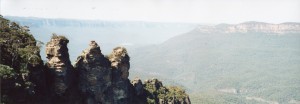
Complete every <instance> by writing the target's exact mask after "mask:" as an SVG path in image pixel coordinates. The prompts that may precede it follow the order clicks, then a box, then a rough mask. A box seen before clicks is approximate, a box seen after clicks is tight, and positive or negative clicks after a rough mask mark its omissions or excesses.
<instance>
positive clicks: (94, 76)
mask: <svg viewBox="0 0 300 104" xmlns="http://www.w3.org/2000/svg"><path fill="white" fill-rule="evenodd" d="M110 65H111V64H110V61H109V60H108V59H107V58H105V57H104V55H103V54H102V53H101V50H100V47H99V46H98V44H97V43H96V42H95V41H91V43H90V44H89V47H88V48H87V49H86V50H84V51H83V53H82V54H81V55H80V56H79V57H78V58H77V61H76V63H75V66H74V67H75V68H76V69H77V70H78V74H79V89H80V92H81V95H82V97H83V103H84V104H111V103H112V98H113V97H112V96H110V95H109V92H110V91H111V90H109V88H110V86H111V77H112V76H111V67H110Z"/></svg>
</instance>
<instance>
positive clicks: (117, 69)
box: [108, 47, 130, 104]
mask: <svg viewBox="0 0 300 104" xmlns="http://www.w3.org/2000/svg"><path fill="white" fill-rule="evenodd" d="M108 58H109V61H110V62H111V67H112V94H113V95H112V96H113V103H114V104H128V103H129V102H130V97H129V96H130V92H129V89H130V81H129V79H128V76H129V68H130V63H129V60H130V58H129V56H128V54H127V50H126V49H125V48H124V47H116V48H114V49H113V52H112V53H111V54H110V55H109V56H108Z"/></svg>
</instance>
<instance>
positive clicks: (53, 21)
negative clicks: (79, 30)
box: [5, 16, 196, 28]
mask: <svg viewBox="0 0 300 104" xmlns="http://www.w3.org/2000/svg"><path fill="white" fill-rule="evenodd" d="M5 18H8V19H10V20H14V21H17V22H18V23H19V24H20V25H27V26H29V27H42V26H55V27H65V26H73V27H128V26H131V27H145V28H149V27H150V28H153V27H159V28H168V27H170V26H172V27H182V26H187V25H196V24H192V23H168V22H165V23H164V22H144V21H108V20H79V19H61V18H38V17H16V16H5Z"/></svg>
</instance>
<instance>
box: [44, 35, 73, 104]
mask: <svg viewBox="0 0 300 104" xmlns="http://www.w3.org/2000/svg"><path fill="white" fill-rule="evenodd" d="M68 43H69V40H68V39H67V38H66V37H64V36H57V35H55V34H54V35H53V36H52V38H51V40H50V42H48V43H47V45H46V55H47V58H48V61H47V63H46V71H47V73H46V75H47V85H48V87H49V94H50V98H52V99H50V100H53V101H54V102H53V103H66V102H70V99H71V98H70V97H71V96H69V95H68V94H70V93H71V92H70V91H72V90H71V89H76V88H75V87H74V86H76V85H75V84H74V82H75V80H76V79H75V78H76V77H75V76H76V73H75V70H74V68H73V66H72V65H71V62H70V59H69V53H68V47H67V44H68ZM72 95H74V94H72ZM54 99H55V100H54Z"/></svg>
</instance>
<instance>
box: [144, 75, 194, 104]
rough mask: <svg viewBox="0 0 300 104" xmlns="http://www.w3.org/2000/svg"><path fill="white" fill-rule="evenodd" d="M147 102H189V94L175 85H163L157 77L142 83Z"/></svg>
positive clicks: (170, 103) (188, 103)
mask: <svg viewBox="0 0 300 104" xmlns="http://www.w3.org/2000/svg"><path fill="white" fill-rule="evenodd" d="M143 86H144V91H145V94H144V96H145V97H146V98H147V103H151V104H191V102H190V99H189V96H188V95H187V94H186V93H185V91H184V90H183V89H181V88H180V87H176V86H170V87H165V86H163V84H162V82H161V81H159V80H158V79H155V78H153V79H151V80H146V81H145V82H144V84H143Z"/></svg>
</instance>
